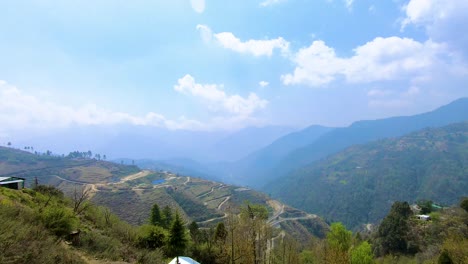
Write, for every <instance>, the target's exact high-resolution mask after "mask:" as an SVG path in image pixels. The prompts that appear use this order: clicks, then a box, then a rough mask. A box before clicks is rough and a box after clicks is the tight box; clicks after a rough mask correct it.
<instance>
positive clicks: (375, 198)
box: [266, 122, 468, 227]
mask: <svg viewBox="0 0 468 264" xmlns="http://www.w3.org/2000/svg"><path fill="white" fill-rule="evenodd" d="M467 164H468V122H464V123H458V124H453V125H449V126H445V127H442V128H431V129H424V130H421V131H418V132H415V133H412V134H409V135H406V136H402V137H399V138H390V139H384V140H378V141H374V142H372V143H368V144H364V145H355V146H352V147H349V148H347V149H345V150H343V151H341V152H339V153H337V154H334V155H331V156H329V157H328V158H326V159H324V160H321V161H319V162H315V163H313V164H311V165H309V166H305V167H303V168H301V169H299V170H296V171H295V172H293V173H291V174H290V175H289V176H288V177H285V178H282V179H279V180H277V181H276V182H274V183H271V184H269V185H268V186H267V188H266V189H267V190H268V191H269V193H271V194H272V196H273V197H278V198H279V199H280V200H282V201H284V202H286V203H288V204H291V205H292V206H295V207H297V208H300V209H302V210H305V211H308V212H314V213H316V214H319V215H321V216H324V217H325V218H327V219H329V220H333V221H341V222H343V223H345V224H346V225H347V226H349V227H356V226H357V225H359V224H363V223H374V222H376V221H378V220H380V219H382V218H383V217H384V216H385V213H386V212H387V211H388V209H389V208H390V206H391V204H392V203H393V201H396V200H404V201H415V200H418V199H430V200H435V201H440V202H441V203H443V204H446V205H451V204H454V203H456V202H457V201H458V199H459V198H460V197H461V196H466V195H468V167H467Z"/></svg>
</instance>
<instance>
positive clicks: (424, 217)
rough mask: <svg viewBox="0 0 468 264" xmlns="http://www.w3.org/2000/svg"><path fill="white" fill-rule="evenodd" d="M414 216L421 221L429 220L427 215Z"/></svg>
mask: <svg viewBox="0 0 468 264" xmlns="http://www.w3.org/2000/svg"><path fill="white" fill-rule="evenodd" d="M416 218H418V219H419V220H421V221H429V220H431V217H430V216H428V215H416Z"/></svg>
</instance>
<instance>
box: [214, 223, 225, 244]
mask: <svg viewBox="0 0 468 264" xmlns="http://www.w3.org/2000/svg"><path fill="white" fill-rule="evenodd" d="M227 235H228V232H227V230H226V227H225V226H224V223H223V222H220V223H218V224H217V225H216V229H215V234H214V237H215V240H216V241H218V242H220V243H222V244H224V243H225V242H226V238H227Z"/></svg>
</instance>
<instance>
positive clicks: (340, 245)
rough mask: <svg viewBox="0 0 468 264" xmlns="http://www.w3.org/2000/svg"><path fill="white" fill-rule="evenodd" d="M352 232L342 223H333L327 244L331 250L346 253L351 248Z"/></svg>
mask: <svg viewBox="0 0 468 264" xmlns="http://www.w3.org/2000/svg"><path fill="white" fill-rule="evenodd" d="M351 238H352V232H351V231H348V230H347V229H346V227H345V226H344V225H343V224H342V223H333V224H332V225H331V227H330V232H328V233H327V243H328V245H330V247H331V248H333V249H335V250H339V251H342V252H346V251H348V250H349V248H350V247H351Z"/></svg>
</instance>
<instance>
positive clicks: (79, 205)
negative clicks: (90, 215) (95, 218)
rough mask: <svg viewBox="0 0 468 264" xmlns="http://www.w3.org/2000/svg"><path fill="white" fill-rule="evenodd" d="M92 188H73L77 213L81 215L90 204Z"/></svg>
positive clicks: (74, 205)
mask: <svg viewBox="0 0 468 264" xmlns="http://www.w3.org/2000/svg"><path fill="white" fill-rule="evenodd" d="M90 190H91V189H88V188H86V187H83V188H81V189H80V190H79V191H78V190H77V189H76V187H75V189H74V190H73V197H72V199H73V212H74V213H75V214H76V215H79V214H80V213H81V212H83V211H84V210H85V209H86V208H87V207H88V206H89V204H88V198H89V193H90Z"/></svg>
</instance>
